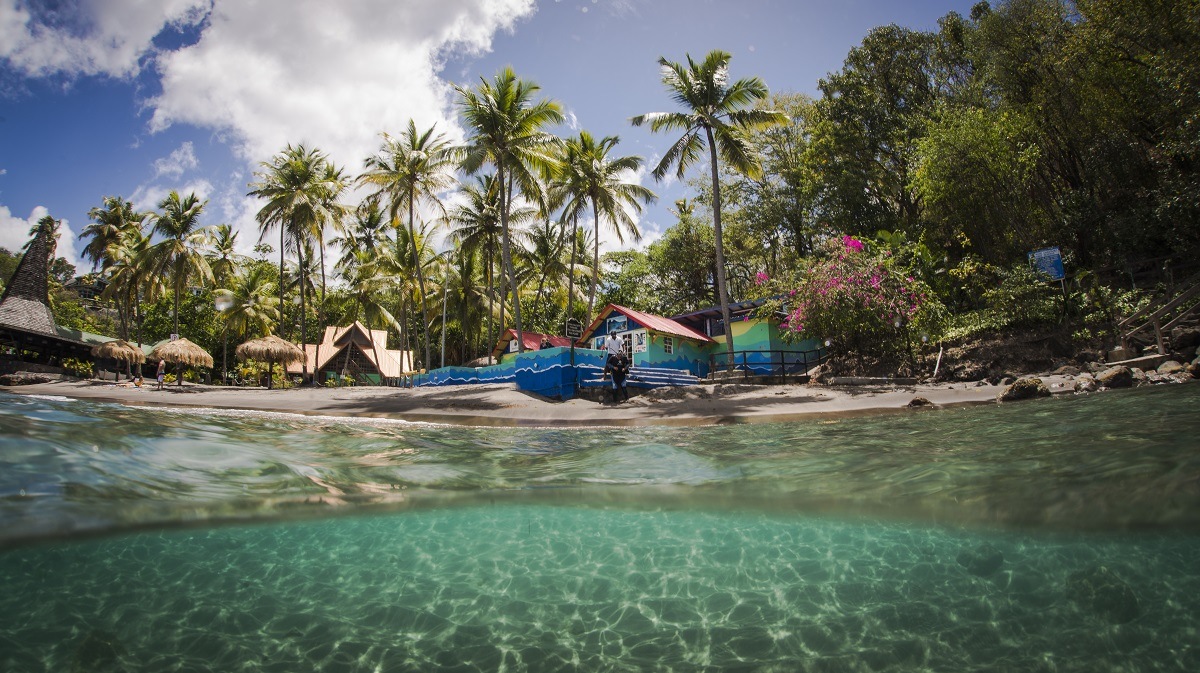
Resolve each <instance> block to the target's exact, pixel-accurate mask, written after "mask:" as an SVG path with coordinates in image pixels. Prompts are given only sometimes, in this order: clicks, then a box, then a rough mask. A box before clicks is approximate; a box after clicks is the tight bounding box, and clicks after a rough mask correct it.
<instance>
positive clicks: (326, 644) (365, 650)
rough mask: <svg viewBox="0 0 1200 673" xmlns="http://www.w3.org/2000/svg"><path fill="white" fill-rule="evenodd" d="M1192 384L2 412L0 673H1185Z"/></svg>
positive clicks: (27, 404) (1199, 424)
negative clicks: (849, 409) (761, 414)
mask: <svg viewBox="0 0 1200 673" xmlns="http://www.w3.org/2000/svg"><path fill="white" fill-rule="evenodd" d="M1198 403H1200V386H1194V385H1189V386H1182V387H1176V388H1175V389H1173V390H1167V389H1164V388H1162V387H1158V388H1152V389H1140V390H1136V391H1130V392H1126V393H1120V394H1108V395H1097V396H1092V397H1086V398H1071V399H1055V400H1048V401H1046V402H1044V403H1040V404H1038V405H1037V406H1036V407H1031V406H1029V405H1026V406H1022V405H1010V406H995V405H989V406H983V407H963V408H953V409H945V410H936V411H932V412H926V413H921V414H916V415H911V416H887V415H885V416H862V417H853V418H843V419H826V420H813V421H810V422H796V423H787V424H773V423H762V424H750V425H735V426H720V427H714V426H705V427H689V428H660V427H648V428H636V429H615V428H594V429H567V430H563V429H537V428H528V429H517V428H512V429H503V428H501V429H498V428H480V429H473V428H462V427H448V426H434V425H420V424H408V423H403V422H395V421H359V420H349V419H338V418H313V417H305V416H294V415H280V414H261V413H246V412H217V411H207V412H202V411H196V410H177V409H171V408H162V409H153V410H147V409H130V408H127V407H122V406H118V405H111V404H105V403H97V402H89V401H84V400H67V399H45V398H37V397H25V396H21V397H17V396H12V395H5V396H4V399H3V404H2V405H0V459H2V461H3V469H2V470H0V493H2V497H3V500H2V504H0V507H2V509H0V516H2V520H0V522H2V524H3V525H2V529H3V531H4V539H3V541H2V544H3V547H4V550H3V552H2V553H0V578H2V582H3V586H4V591H3V592H2V593H0V633H2V634H3V639H4V640H3V647H2V648H0V668H3V670H6V671H42V670H45V671H200V670H222V671H297V670H306V671H428V670H453V671H500V670H510V671H542V670H563V671H585V670H629V671H638V670H656V671H671V670H674V671H679V670H713V671H718V670H752V671H763V670H766V671H1081V672H1082V671H1188V670H1196V669H1197V667H1200V641H1197V639H1196V632H1197V628H1198V627H1200V574H1198V573H1197V572H1196V567H1197V566H1196V561H1195V559H1196V558H1197V555H1198V554H1200V534H1198V532H1200V525H1198V523H1200V480H1198V477H1200V457H1198V456H1197V455H1196V452H1195V450H1194V437H1195V436H1196V433H1197V432H1200V415H1198V414H1196V413H1195V410H1196V408H1197V404H1198Z"/></svg>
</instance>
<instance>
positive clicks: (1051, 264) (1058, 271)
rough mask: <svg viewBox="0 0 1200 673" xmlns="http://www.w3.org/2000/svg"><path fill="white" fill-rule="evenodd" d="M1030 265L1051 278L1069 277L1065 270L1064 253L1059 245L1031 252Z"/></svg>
mask: <svg viewBox="0 0 1200 673" xmlns="http://www.w3.org/2000/svg"><path fill="white" fill-rule="evenodd" d="M1029 265H1030V266H1032V267H1033V270H1034V271H1037V272H1039V273H1041V274H1042V275H1044V276H1046V277H1047V278H1049V280H1062V279H1064V278H1066V277H1067V273H1066V271H1065V270H1063V261H1062V253H1061V252H1060V251H1059V249H1058V247H1057V246H1056V247H1053V248H1042V249H1041V250H1034V251H1033V252H1031V253H1029Z"/></svg>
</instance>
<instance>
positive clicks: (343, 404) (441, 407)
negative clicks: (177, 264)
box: [3, 380, 1068, 426]
mask: <svg viewBox="0 0 1200 673" xmlns="http://www.w3.org/2000/svg"><path fill="white" fill-rule="evenodd" d="M1046 382H1047V385H1048V386H1050V387H1051V389H1052V390H1055V391H1058V390H1062V391H1064V392H1065V391H1066V390H1067V389H1068V388H1067V387H1066V386H1063V384H1062V383H1061V382H1056V381H1053V380H1047V381H1046ZM1056 385H1057V386H1058V387H1057V388H1056ZM3 389H4V390H7V391H9V392H13V393H17V394H26V395H57V396H63V397H69V398H87V399H95V400H103V401H107V402H115V403H120V404H126V405H130V406H150V405H153V406H159V405H167V406H173V407H196V408H220V409H243V410H256V411H269V412H283V413H297V414H308V415H322V416H326V415H328V416H347V417H364V418H391V419H401V420H407V421H414V422H428V423H445V424H455V425H485V426H487V425H501V426H595V425H613V426H635V425H712V424H725V423H750V422H774V421H787V420H799V419H802V418H811V417H813V416H814V415H815V416H822V415H828V416H841V415H847V414H861V413H886V412H889V411H890V412H905V413H912V412H913V411H914V410H913V409H910V408H909V407H908V404H909V403H910V402H911V401H912V400H913V398H915V397H923V398H925V399H927V400H929V401H930V402H932V403H933V405H935V406H936V407H944V406H952V405H962V404H980V403H993V402H995V399H996V396H997V395H998V394H999V393H1000V391H1001V390H1002V388H1001V387H1000V386H992V385H988V384H986V383H953V384H949V383H943V384H936V385H914V386H894V385H880V386H852V387H849V386H848V387H830V386H810V385H775V386H760V385H744V384H707V385H698V386H692V387H688V388H677V389H660V390H655V391H649V392H645V393H643V394H640V395H635V396H634V397H632V398H631V399H630V400H629V401H627V402H623V403H621V404H616V405H614V404H610V403H605V404H600V403H598V402H595V401H591V400H587V399H582V398H576V399H572V400H569V401H566V402H560V401H555V400H548V399H546V398H543V397H539V396H537V395H532V394H529V393H525V392H522V391H519V390H517V389H516V387H515V385H466V386H447V387H439V388H416V389H413V388H381V387H351V388H337V389H325V388H293V389H287V390H266V389H263V388H226V387H221V386H205V385H196V384H185V385H183V386H182V387H178V386H175V385H171V386H168V387H167V389H165V390H162V391H159V390H155V389H154V387H153V386H149V387H144V388H135V387H127V386H124V385H116V384H113V383H112V382H105V381H61V382H51V383H41V384H34V385H25V386H14V387H9V388H3ZM925 408H926V409H927V408H928V407H925Z"/></svg>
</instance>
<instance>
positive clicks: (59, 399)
mask: <svg viewBox="0 0 1200 673" xmlns="http://www.w3.org/2000/svg"><path fill="white" fill-rule="evenodd" d="M25 397H28V398H31V399H36V400H49V401H51V402H76V401H77V400H76V399H75V398H73V397H63V396H62V395H25Z"/></svg>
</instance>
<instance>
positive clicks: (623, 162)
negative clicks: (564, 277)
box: [557, 131, 658, 317]
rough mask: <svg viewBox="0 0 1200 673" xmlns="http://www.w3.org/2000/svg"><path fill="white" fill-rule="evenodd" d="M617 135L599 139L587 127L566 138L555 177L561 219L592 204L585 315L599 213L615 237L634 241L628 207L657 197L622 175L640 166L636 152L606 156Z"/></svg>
mask: <svg viewBox="0 0 1200 673" xmlns="http://www.w3.org/2000/svg"><path fill="white" fill-rule="evenodd" d="M618 142H620V139H619V138H617V137H616V136H605V137H604V138H601V139H600V140H599V141H598V142H597V140H596V139H595V138H593V137H592V134H590V133H588V132H587V131H580V132H579V137H578V138H569V139H567V142H566V149H565V150H564V152H563V161H562V163H563V167H562V172H561V174H560V176H559V179H558V185H557V186H558V189H561V190H563V193H564V197H565V202H566V205H564V206H563V219H564V220H571V221H572V222H577V221H578V218H579V216H580V215H581V214H582V212H583V211H584V210H585V209H586V208H587V206H588V205H589V204H590V205H591V211H592V218H593V221H594V222H595V231H596V236H595V240H594V241H593V246H594V247H593V250H592V269H593V274H592V283H591V288H590V289H589V290H588V310H587V314H588V317H591V315H592V309H593V308H594V307H595V301H596V287H597V285H599V281H600V278H599V269H600V222H601V217H603V218H606V219H607V220H608V222H609V223H610V224H611V226H612V229H613V233H614V234H616V236H617V240H618V241H620V242H622V243H623V242H624V241H625V238H624V235H625V234H628V235H629V237H630V238H631V239H633V241H634V242H635V243H636V242H637V241H640V240H641V238H642V234H641V232H639V231H638V228H637V223H636V222H634V221H633V218H632V217H630V214H629V210H633V211H634V212H635V213H641V212H642V204H643V203H653V202H654V201H655V200H657V198H658V197H657V196H655V194H654V192H652V191H650V190H649V189H647V188H645V187H643V186H641V185H639V184H636V183H631V182H625V181H624V180H622V178H623V177H624V176H626V175H629V174H632V173H633V172H634V171H636V170H638V169H639V168H641V167H642V158H641V157H638V156H628V157H616V158H611V157H609V152H610V151H611V150H612V148H613V147H615V146H616V144H617V143H618Z"/></svg>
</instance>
